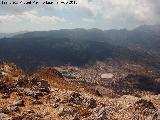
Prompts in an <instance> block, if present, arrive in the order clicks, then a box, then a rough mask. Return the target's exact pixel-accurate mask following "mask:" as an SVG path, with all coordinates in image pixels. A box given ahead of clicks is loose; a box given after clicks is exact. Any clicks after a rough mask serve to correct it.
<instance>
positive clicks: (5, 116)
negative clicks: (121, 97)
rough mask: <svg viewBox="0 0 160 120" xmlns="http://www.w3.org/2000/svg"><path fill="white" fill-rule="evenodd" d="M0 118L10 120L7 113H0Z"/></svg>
mask: <svg viewBox="0 0 160 120" xmlns="http://www.w3.org/2000/svg"><path fill="white" fill-rule="evenodd" d="M0 120H10V117H9V116H8V115H7V114H4V113H0Z"/></svg>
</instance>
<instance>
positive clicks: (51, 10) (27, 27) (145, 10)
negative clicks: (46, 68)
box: [0, 0, 160, 33]
mask: <svg viewBox="0 0 160 120" xmlns="http://www.w3.org/2000/svg"><path fill="white" fill-rule="evenodd" d="M3 1H8V2H13V1H16V2H20V1H23V2H27V1H30V0H3ZM32 1H34V0H32ZM37 1H38V2H39V3H42V2H43V1H46V0H37ZM48 1H53V2H60V1H64V2H67V1H68V0H48ZM76 2H77V4H76V5H63V4H61V5H60V4H58V5H57V4H56V5H55V4H53V5H44V4H38V5H35V4H32V5H24V4H23V5H22V4H21V5H13V4H12V5H10V4H8V5H2V0H0V32H1V33H10V32H18V31H42V30H55V29H74V28H86V29H90V28H99V29H123V28H127V29H133V28H135V27H137V26H139V25H144V24H160V0H76Z"/></svg>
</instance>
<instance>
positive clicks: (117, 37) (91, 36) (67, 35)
mask: <svg viewBox="0 0 160 120" xmlns="http://www.w3.org/2000/svg"><path fill="white" fill-rule="evenodd" d="M159 33H160V25H143V26H140V27H137V28H136V29H133V30H127V29H120V30H114V29H112V30H99V29H96V28H93V29H87V30H86V29H81V28H77V29H61V30H52V31H35V32H26V33H20V34H16V35H14V36H12V37H10V38H1V39H0V54H1V56H0V60H1V61H9V62H14V63H16V64H18V65H19V66H21V67H22V68H28V67H29V66H31V67H30V68H33V65H34V66H36V67H39V66H48V65H65V64H71V65H78V66H83V65H86V64H90V63H91V64H92V63H95V62H96V61H97V60H101V61H104V60H105V59H106V58H113V59H118V60H122V61H123V60H128V61H131V62H138V63H142V64H147V65H149V66H152V67H155V68H158V69H159V66H160V57H159V55H160V52H159V51H160V44H159V42H160V34H159Z"/></svg>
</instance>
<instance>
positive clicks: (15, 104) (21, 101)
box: [13, 100, 25, 107]
mask: <svg viewBox="0 0 160 120" xmlns="http://www.w3.org/2000/svg"><path fill="white" fill-rule="evenodd" d="M13 106H19V107H24V106H25V102H24V100H18V101H15V102H14V103H13Z"/></svg>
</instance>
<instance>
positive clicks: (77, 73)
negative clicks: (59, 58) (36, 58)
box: [0, 62, 160, 120]
mask: <svg viewBox="0 0 160 120" xmlns="http://www.w3.org/2000/svg"><path fill="white" fill-rule="evenodd" d="M159 91H160V76H159V74H158V73H157V72H156V71H154V70H153V69H149V68H147V67H146V66H142V65H135V64H131V63H130V64H129V63H126V64H124V63H123V64H121V63H118V64H117V63H102V62H97V64H96V65H94V66H92V67H91V66H85V67H83V68H78V67H75V66H58V67H42V68H40V69H39V70H37V71H35V72H33V73H31V74H26V73H25V72H24V71H23V70H22V69H20V68H18V67H17V66H16V65H14V64H8V63H4V64H1V65H0V120H160V95H159Z"/></svg>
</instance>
